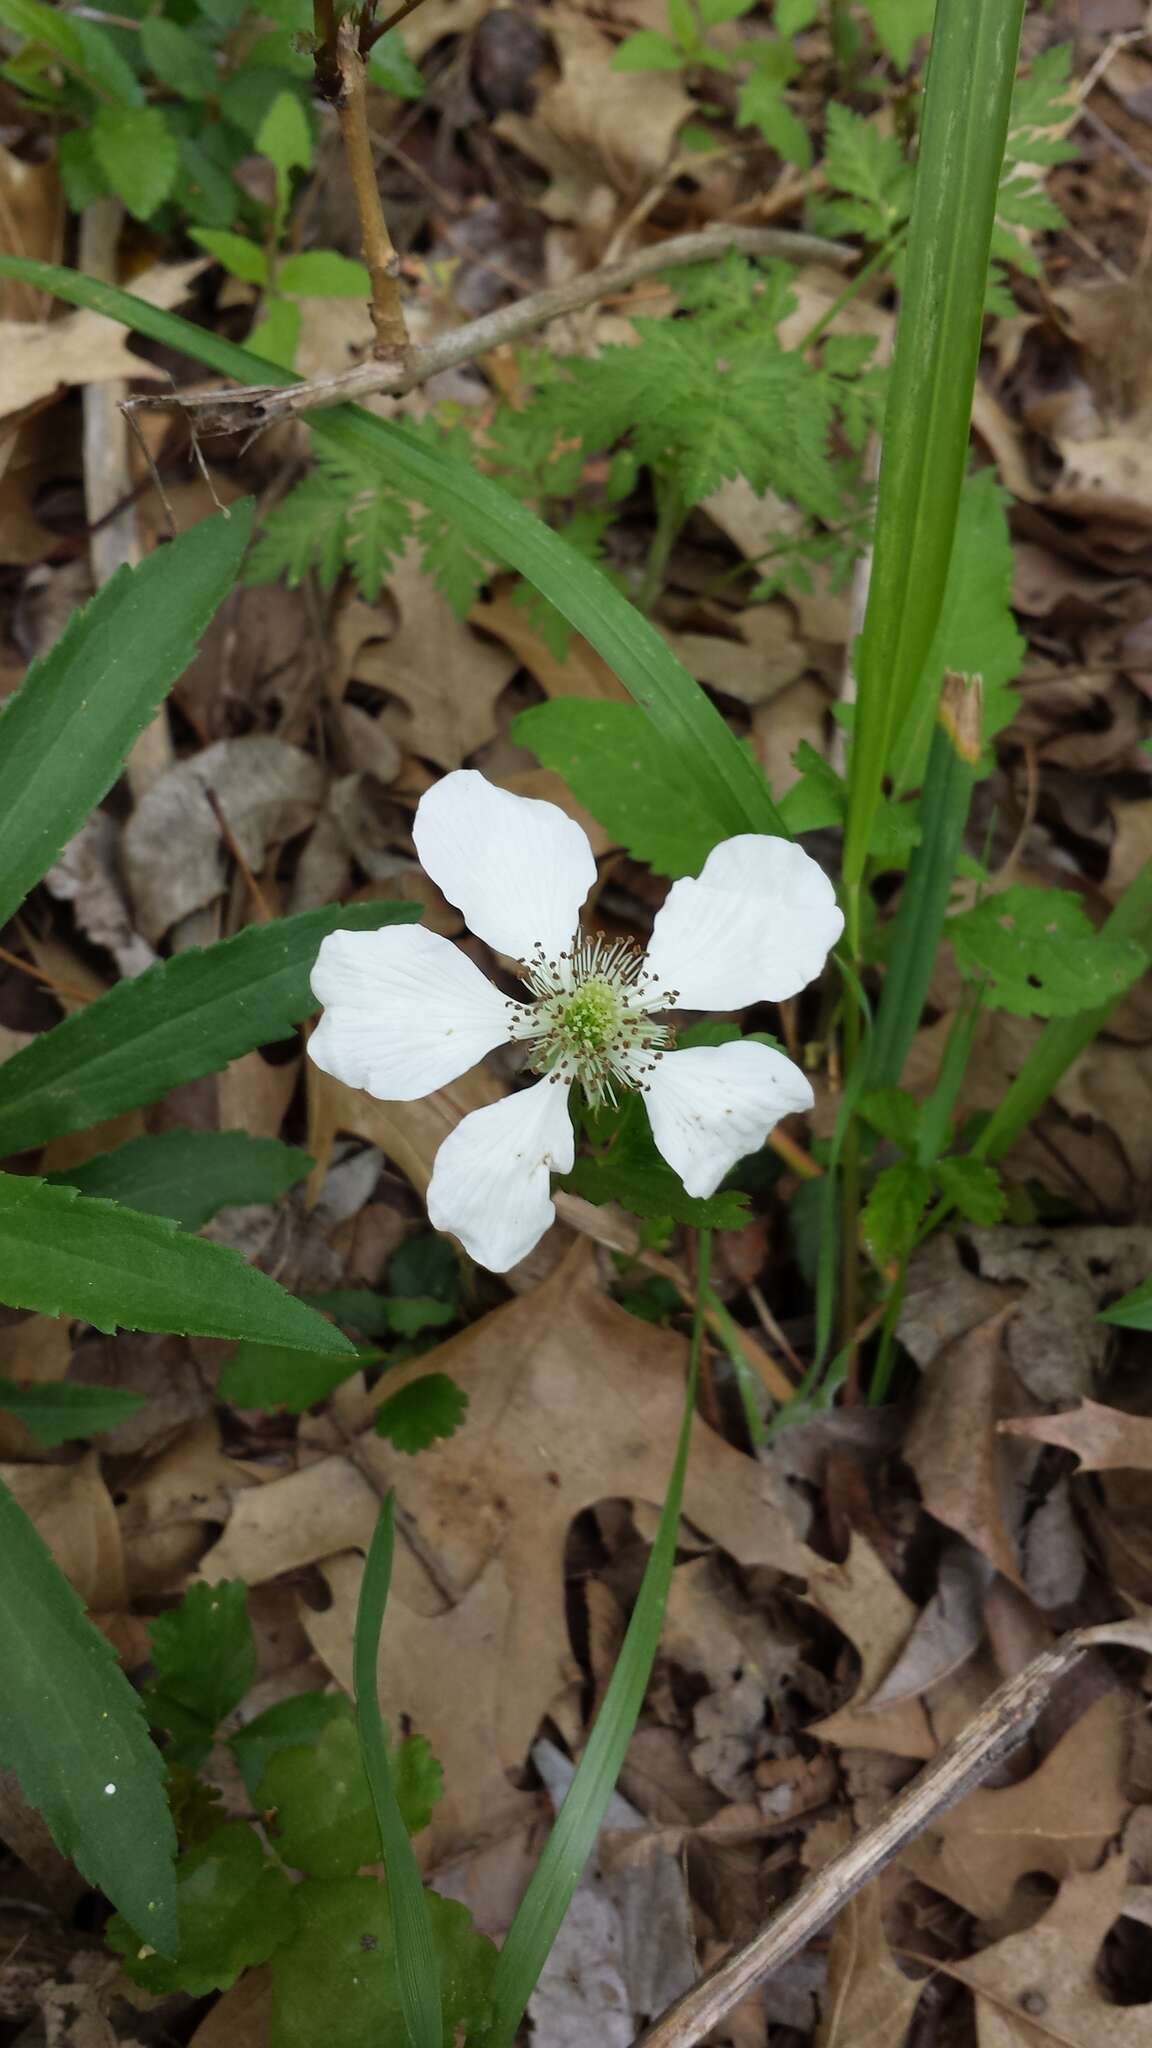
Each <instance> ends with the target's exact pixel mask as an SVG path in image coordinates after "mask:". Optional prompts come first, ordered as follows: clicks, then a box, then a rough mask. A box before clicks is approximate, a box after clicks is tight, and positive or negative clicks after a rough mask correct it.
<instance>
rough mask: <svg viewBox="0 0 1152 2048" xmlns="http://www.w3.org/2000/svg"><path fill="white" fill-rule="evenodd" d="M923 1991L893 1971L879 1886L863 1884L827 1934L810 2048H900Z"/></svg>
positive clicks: (897, 1969) (893, 1966)
mask: <svg viewBox="0 0 1152 2048" xmlns="http://www.w3.org/2000/svg"><path fill="white" fill-rule="evenodd" d="M923 1989H924V1985H923V1983H922V1982H921V1983H918V1984H917V1983H914V1982H913V1981H912V1979H911V1978H909V1977H906V1976H905V1975H904V1973H903V1971H902V1970H901V1969H899V1968H898V1967H897V1964H896V1962H895V1959H894V1958H893V1955H892V1951H891V1949H890V1948H889V1946H888V1939H887V1936H886V1935H885V1933H884V1923H883V1920H882V1918H881V1915H880V1887H879V1885H878V1884H876V1883H873V1884H870V1885H866V1886H865V1888H864V1890H863V1891H860V1892H857V1894H856V1896H855V1898H854V1899H850V1900H849V1901H848V1904H847V1905H846V1906H845V1907H844V1909H843V1911H842V1912H840V1913H839V1914H838V1915H837V1918H836V1922H835V1925H834V1927H833V1929H832V1943H831V1947H830V1950H829V1954H828V1989H827V1992H826V1993H825V1995H824V1999H823V2006H824V2011H823V2017H822V2019H821V2022H820V2029H819V2032H818V2033H817V2036H816V2043H815V2048H863V2044H864V2043H867V2048H904V2042H905V2040H906V2039H907V2036H908V2029H909V2027H910V2026H911V2024H912V2015H913V2013H914V2012H915V2010H916V2007H917V2006H918V2004H919V2003H920V1993H921V1991H922V1990H923Z"/></svg>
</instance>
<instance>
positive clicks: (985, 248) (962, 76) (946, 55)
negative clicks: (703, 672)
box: [844, 0, 1024, 951]
mask: <svg viewBox="0 0 1152 2048" xmlns="http://www.w3.org/2000/svg"><path fill="white" fill-rule="evenodd" d="M1023 11H1024V0H938V5H937V9H936V22H935V28H934V33H933V38H932V53H931V58H930V61H929V72H928V83H927V89H926V93H925V103H924V118H923V126H922V131H921V139H920V158H919V164H918V167H917V173H916V188H915V195H914V199H913V206H912V219H911V224H910V228H909V239H908V261H907V271H906V281H905V287H904V299H903V304H902V305H901V308H900V321H899V326H898V329H897V337H896V353H895V360H894V363H893V368H892V382H891V388H890V391H889V396H888V405H887V411H886V415H885V420H884V441H883V452H882V459H881V465H880V478H879V488H878V494H877V506H876V544H875V556H874V561H873V568H872V581H871V589H870V592H869V599H868V609H867V612H866V615H865V619H864V630H863V634H862V636H861V641H860V650H859V657H858V663H857V670H858V680H859V699H858V703H857V708H856V725H855V732H854V736H853V743H852V758H851V767H850V789H849V799H848V820H847V830H846V836H845V844H844V879H845V884H846V890H847V894H848V898H849V903H848V919H849V927H848V928H849V936H850V939H851V943H852V946H853V950H854V951H858V947H859V916H860V905H859V890H860V885H861V883H862V881H863V877H864V871H865V867H866V864H867V858H868V846H869V842H870V839H871V834H872V825H873V820H874V818H875V815H876V808H877V805H878V803H879V800H880V792H881V786H882V782H883V778H884V773H885V769H886V765H887V761H888V755H889V750H890V746H891V742H892V738H893V735H894V734H895V733H896V732H897V731H898V730H899V727H900V724H901V722H902V720H903V719H904V718H905V716H906V715H907V712H908V710H909V707H910V705H911V703H912V700H913V697H914V696H915V692H916V688H917V685H918V683H919V681H920V678H921V675H922V673H923V669H924V663H925V661H926V660H927V658H928V654H929V651H930V648H931V645H932V639H933V635H934V633H935V630H936V622H937V619H938V617H939V614H940V607H941V603H942V601H943V596H944V585H945V581H946V579H947V575H948V563H949V558H950V556H951V553H952V541H953V536H954V533H955V527H956V514H957V508H958V505H959V500H960V487H961V484H962V483H963V480H964V470H965V465H966V462H967V454H968V427H969V418H970V414H971V407H972V388H973V385H974V382H975V378H976V365H977V359H978V355H979V349H980V334H981V327H982V323H983V316H984V294H985V285H986V280H987V274H988V254H989V247H990V243H991V237H992V224H993V220H994V218H995V212H996V196H997V190H998V185H999V178H1000V167H1001V161H1002V158H1003V155H1004V143H1005V138H1006V136H1007V132H1008V110H1009V105H1010V102H1011V97H1012V82H1013V78H1014V75H1015V68H1016V51H1017V47H1018V44H1019V37H1020V23H1021V19H1022V16H1023Z"/></svg>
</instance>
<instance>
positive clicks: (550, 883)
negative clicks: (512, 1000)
mask: <svg viewBox="0 0 1152 2048" xmlns="http://www.w3.org/2000/svg"><path fill="white" fill-rule="evenodd" d="M412 836H413V838H414V839H415V841H416V851H417V853H418V854H419V855H420V860H421V863H422V865H423V867H424V868H425V870H426V871H427V873H428V874H430V875H431V877H432V880H433V881H434V882H435V883H436V885H437V887H438V888H439V889H442V890H443V892H444V894H445V896H446V897H447V898H448V901H449V903H454V904H455V905H456V908H457V910H459V911H461V912H462V913H463V916H464V919H465V922H466V923H467V924H468V925H469V926H470V927H471V929H472V930H473V931H474V932H475V933H476V935H477V937H478V938H481V939H483V940H484V941H485V942H486V944H488V945H489V946H494V947H495V949H496V951H497V952H498V953H507V954H509V955H510V956H511V958H512V959H513V960H527V959H529V958H530V957H531V955H532V954H533V953H534V952H535V950H536V947H537V946H543V948H544V951H545V954H546V955H547V957H548V958H549V959H555V957H556V956H557V954H559V953H560V951H561V950H562V949H563V948H564V947H566V946H567V945H568V944H569V943H570V941H571V939H572V935H573V933H574V932H575V930H576V926H577V923H578V920H579V916H580V906H581V904H582V903H583V901H584V898H585V897H586V896H587V894H588V891H589V889H590V888H591V887H592V884H593V882H594V881H595V880H596V863H595V861H594V860H593V858H592V848H591V847H590V846H589V844H588V841H587V838H586V837H585V835H584V833H583V832H582V831H581V830H580V827H579V825H577V824H576V823H575V822H574V821H573V819H571V818H569V817H566V816H565V814H564V812H563V811H562V810H560V809H558V807H557V806H556V805H555V804H549V803H544V802H543V801H542V800H541V799H540V798H539V797H527V796H513V795H512V794H511V792H510V791H509V790H506V789H497V787H496V785H495V783H493V782H488V781H487V780H486V779H485V777H484V776H483V775H478V774H477V773H476V771H475V769H473V768H458V769H457V770H456V771H455V773H454V774H452V775H445V776H443V777H442V778H441V780H440V781H439V782H437V783H435V784H434V785H433V787H432V788H431V789H430V790H429V791H428V792H427V794H426V795H425V796H422V797H421V799H420V802H419V804H418V806H417V810H416V822H415V824H414V825H413V827H412Z"/></svg>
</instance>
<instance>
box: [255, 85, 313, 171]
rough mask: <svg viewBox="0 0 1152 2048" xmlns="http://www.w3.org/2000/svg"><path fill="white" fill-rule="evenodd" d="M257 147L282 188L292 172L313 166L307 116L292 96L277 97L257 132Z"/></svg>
mask: <svg viewBox="0 0 1152 2048" xmlns="http://www.w3.org/2000/svg"><path fill="white" fill-rule="evenodd" d="M256 147H257V149H258V151H259V153H260V155H261V156H266V157H267V158H268V160H269V162H270V163H271V164H272V165H273V166H274V167H275V171H276V175H277V177H278V179H279V180H280V181H281V183H282V184H285V183H286V182H287V179H288V175H289V173H290V172H291V171H306V170H308V169H309V167H310V165H311V163H312V131H311V129H310V128H309V126H308V116H307V115H306V113H305V112H304V109H303V107H302V106H301V104H300V101H299V99H298V98H297V96H296V94H295V93H294V92H281V93H277V95H276V98H275V99H274V100H273V102H272V104H271V106H270V107H269V109H268V111H267V113H266V114H265V115H264V118H263V120H262V121H261V123H260V126H259V128H258V129H257V131H256Z"/></svg>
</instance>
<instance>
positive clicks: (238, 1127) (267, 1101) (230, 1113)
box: [216, 1052, 300, 1138]
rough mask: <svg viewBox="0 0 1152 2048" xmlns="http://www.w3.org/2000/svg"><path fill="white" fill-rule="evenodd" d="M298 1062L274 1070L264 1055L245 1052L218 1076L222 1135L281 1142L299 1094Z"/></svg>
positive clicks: (287, 1061) (217, 1094)
mask: <svg viewBox="0 0 1152 2048" xmlns="http://www.w3.org/2000/svg"><path fill="white" fill-rule="evenodd" d="M299 1078H300V1061H299V1060H282V1061H281V1062H280V1064H279V1065H278V1066H275V1067H274V1066H273V1065H272V1063H271V1061H270V1060H266V1059H265V1058H264V1055H263V1053H261V1052H246V1053H245V1054H244V1055H243V1057H242V1058H241V1059H238V1060H232V1061H230V1062H229V1064H228V1066H226V1067H225V1068H224V1070H223V1072H222V1073H220V1074H217V1076H216V1100H217V1104H218V1107H219V1112H220V1129H221V1130H222V1131H247V1133H248V1136H249V1137H250V1138H278V1137H279V1136H280V1127H281V1125H282V1123H283V1122H284V1118H285V1116H286V1114H287V1111H288V1104H289V1103H290V1102H291V1100H292V1097H293V1096H294V1094H295V1093H296V1083H297V1081H298V1080H299Z"/></svg>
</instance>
